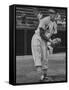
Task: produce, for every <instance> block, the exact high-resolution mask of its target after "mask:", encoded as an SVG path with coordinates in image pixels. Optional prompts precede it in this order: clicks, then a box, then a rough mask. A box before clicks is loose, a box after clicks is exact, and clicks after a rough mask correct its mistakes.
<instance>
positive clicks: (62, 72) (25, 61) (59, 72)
mask: <svg viewBox="0 0 69 90" xmlns="http://www.w3.org/2000/svg"><path fill="white" fill-rule="evenodd" d="M65 58H66V55H65V53H58V54H52V55H50V56H49V57H48V59H49V61H48V67H49V68H48V77H51V78H52V82H54V81H65V80H66V59H65ZM39 80H40V79H39V75H38V74H37V72H36V68H35V67H34V61H33V57H32V56H31V55H29V56H16V83H36V82H40V81H39ZM49 82H51V81H49Z"/></svg>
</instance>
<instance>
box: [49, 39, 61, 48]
mask: <svg viewBox="0 0 69 90" xmlns="http://www.w3.org/2000/svg"><path fill="white" fill-rule="evenodd" d="M60 43H61V39H60V38H55V39H53V40H52V43H51V45H52V46H53V47H54V46H58V45H59V44H60Z"/></svg>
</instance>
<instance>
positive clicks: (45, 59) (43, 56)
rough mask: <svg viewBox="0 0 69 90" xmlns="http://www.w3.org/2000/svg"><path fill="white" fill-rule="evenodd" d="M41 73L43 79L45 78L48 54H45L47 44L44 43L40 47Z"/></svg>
mask: <svg viewBox="0 0 69 90" xmlns="http://www.w3.org/2000/svg"><path fill="white" fill-rule="evenodd" d="M42 53H43V55H42V71H43V75H44V78H46V77H47V71H48V58H47V57H48V52H47V43H44V44H43V46H42Z"/></svg>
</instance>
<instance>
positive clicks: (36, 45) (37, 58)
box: [31, 16, 53, 68]
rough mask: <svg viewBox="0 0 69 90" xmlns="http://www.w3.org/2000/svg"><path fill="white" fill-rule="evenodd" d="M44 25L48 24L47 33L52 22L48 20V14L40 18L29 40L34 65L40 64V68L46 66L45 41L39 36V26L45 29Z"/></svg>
mask: <svg viewBox="0 0 69 90" xmlns="http://www.w3.org/2000/svg"><path fill="white" fill-rule="evenodd" d="M46 25H49V29H50V32H49V33H51V31H52V27H53V24H52V22H51V21H50V16H48V17H45V18H43V19H41V20H40V22H39V26H38V28H37V30H36V31H35V34H34V35H33V37H32V40H31V49H32V55H33V58H34V63H35V66H42V68H48V66H47V65H48V58H47V56H48V54H47V49H48V47H47V42H46V41H44V40H43V39H41V37H40V28H43V29H45V26H46ZM46 33H47V31H46ZM47 34H48V33H47Z"/></svg>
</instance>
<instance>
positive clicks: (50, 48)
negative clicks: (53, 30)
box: [48, 46, 53, 54]
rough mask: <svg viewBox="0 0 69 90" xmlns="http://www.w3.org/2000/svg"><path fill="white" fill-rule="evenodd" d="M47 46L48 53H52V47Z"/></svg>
mask: <svg viewBox="0 0 69 90" xmlns="http://www.w3.org/2000/svg"><path fill="white" fill-rule="evenodd" d="M48 48H49V53H50V54H52V53H53V47H51V46H48Z"/></svg>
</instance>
